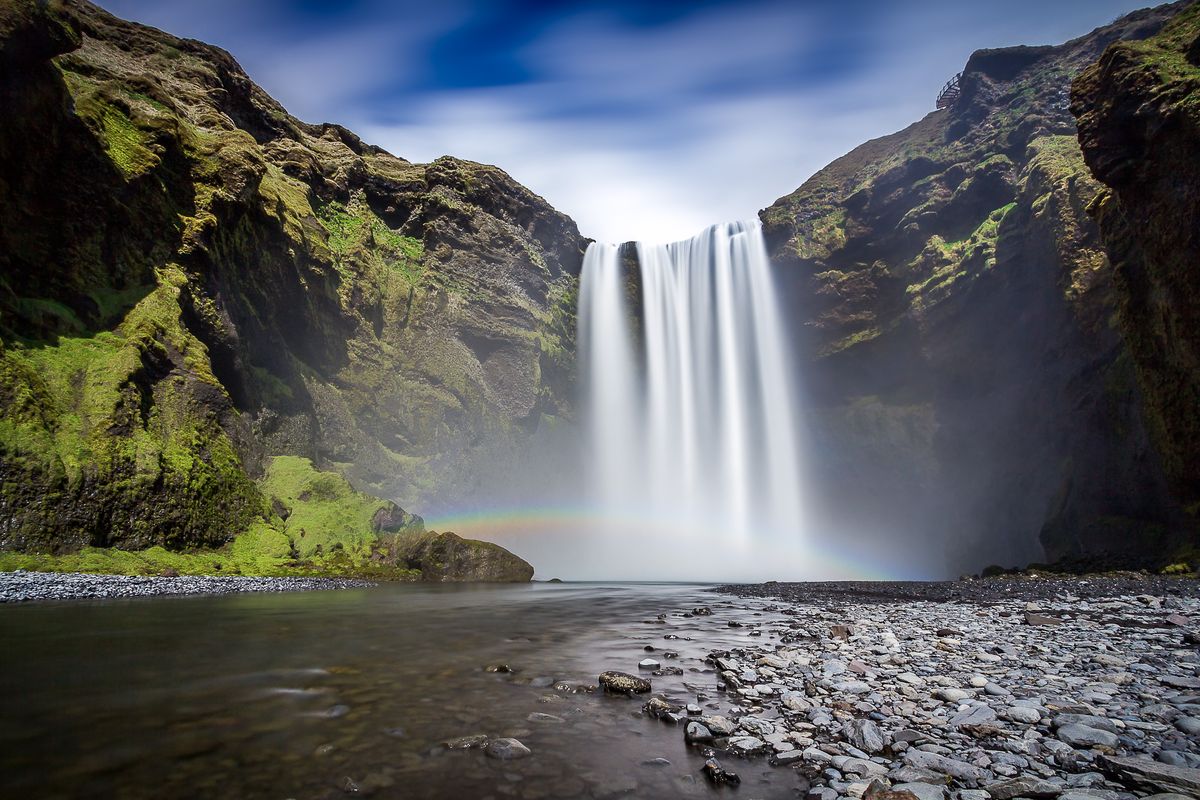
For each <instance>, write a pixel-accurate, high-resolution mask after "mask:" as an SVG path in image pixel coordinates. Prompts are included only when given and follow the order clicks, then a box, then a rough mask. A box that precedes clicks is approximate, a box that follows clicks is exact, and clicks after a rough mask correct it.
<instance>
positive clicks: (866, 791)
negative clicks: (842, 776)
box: [846, 780, 920, 800]
mask: <svg viewBox="0 0 1200 800" xmlns="http://www.w3.org/2000/svg"><path fill="white" fill-rule="evenodd" d="M859 788H861V789H862V791H861V793H859V792H858V791H857V790H858V789H859ZM846 794H847V795H849V796H850V797H862V798H863V800H920V798H918V797H917V796H916V795H915V794H913V793H912V792H908V791H902V790H897V789H894V788H889V787H888V785H887V784H886V783H884V782H883V781H881V780H874V781H871V782H870V783H869V784H867V785H866V786H865V787H862V786H856V785H854V784H852V785H850V786H847V787H846Z"/></svg>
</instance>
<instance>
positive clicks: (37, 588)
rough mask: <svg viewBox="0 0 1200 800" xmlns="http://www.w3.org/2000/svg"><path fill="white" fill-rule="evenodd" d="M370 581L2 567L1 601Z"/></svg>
mask: <svg viewBox="0 0 1200 800" xmlns="http://www.w3.org/2000/svg"><path fill="white" fill-rule="evenodd" d="M372 585H374V584H372V583H371V582H370V581H363V580H356V579H351V578H245V577H232V576H230V577H205V576H193V575H182V576H179V577H174V578H162V577H147V576H141V575H88V574H84V573H80V572H27V571H25V570H17V571H16V572H0V603H20V602H24V601H29V600H76V599H85V598H113V597H150V596H152V595H181V594H234V593H237V592H303V591H311V590H314V589H357V588H361V587H364V586H372Z"/></svg>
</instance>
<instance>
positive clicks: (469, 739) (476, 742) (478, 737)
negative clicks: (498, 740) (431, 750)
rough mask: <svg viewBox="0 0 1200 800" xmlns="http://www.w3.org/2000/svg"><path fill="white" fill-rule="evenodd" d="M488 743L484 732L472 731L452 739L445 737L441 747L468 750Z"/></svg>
mask: <svg viewBox="0 0 1200 800" xmlns="http://www.w3.org/2000/svg"><path fill="white" fill-rule="evenodd" d="M487 743H488V737H487V735H486V734H482V733H474V734H470V735H468V736H456V737H455V738H453V739H446V740H445V741H443V742H442V747H444V748H446V749H447V750H470V749H472V748H476V747H483V746H484V745H486V744H487Z"/></svg>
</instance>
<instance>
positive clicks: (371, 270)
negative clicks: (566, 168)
mask: <svg viewBox="0 0 1200 800" xmlns="http://www.w3.org/2000/svg"><path fill="white" fill-rule="evenodd" d="M0 63H3V65H4V68H3V69H0V104H2V105H3V107H4V109H5V118H6V122H5V125H4V126H2V128H0V423H2V424H0V485H2V486H3V489H0V548H15V549H37V550H41V551H50V550H56V549H71V548H76V547H79V546H80V545H115V546H120V547H129V548H134V547H145V546H148V545H152V544H165V545H167V546H179V547H185V546H194V545H219V544H221V543H223V542H224V541H227V540H228V539H229V538H230V537H231V536H232V535H233V534H235V533H237V532H238V531H240V530H244V529H245V528H246V527H247V525H249V524H250V523H251V522H252V521H253V520H254V519H256V518H258V517H267V516H268V515H269V513H270V509H269V504H268V503H266V501H265V500H264V498H263V497H262V496H261V494H260V493H259V492H258V491H257V489H256V487H255V485H254V480H253V479H254V478H256V477H257V476H258V475H259V474H260V473H261V470H262V466H263V464H264V463H265V460H266V457H267V456H269V455H270V456H274V455H280V454H289V455H295V456H303V457H307V458H310V459H312V460H313V461H314V462H315V463H316V464H317V466H318V467H320V468H337V469H338V470H339V471H341V472H343V473H344V474H345V475H346V476H347V477H349V478H350V479H351V480H352V481H353V482H354V483H355V485H356V487H358V488H361V489H363V490H365V491H368V492H370V493H372V494H375V495H379V496H383V497H389V498H392V499H395V500H397V501H399V502H400V504H401V505H403V506H404V507H406V508H416V509H420V508H422V507H423V506H425V504H426V503H427V502H428V501H430V500H431V499H433V498H434V497H438V496H441V497H453V496H457V495H461V493H462V492H463V491H464V490H465V488H466V487H468V486H472V485H474V482H475V481H476V479H477V477H478V476H477V475H476V474H475V469H476V467H475V465H477V464H503V463H506V462H508V461H511V460H513V459H515V458H517V457H518V456H519V454H520V453H521V452H522V447H523V446H524V444H523V443H524V442H525V441H526V440H527V439H528V438H529V437H530V436H531V435H532V434H534V433H535V432H536V431H537V430H538V429H539V427H541V426H542V425H543V423H544V422H545V421H546V420H547V419H548V418H552V417H558V416H562V415H564V414H567V413H569V411H570V409H569V400H568V398H569V395H570V389H571V385H572V382H573V364H572V356H571V354H572V353H573V350H574V344H573V338H574V321H573V315H574V300H573V298H574V293H575V287H576V286H577V276H578V270H579V265H580V260H581V253H582V248H583V244H584V242H583V240H582V239H581V238H580V236H579V234H578V231H577V229H576V227H575V225H574V223H573V222H572V221H571V220H570V219H568V218H567V217H565V216H564V215H562V214H559V213H558V212H556V211H554V210H553V209H552V208H550V206H549V205H547V204H546V203H545V201H543V200H542V199H541V198H539V197H537V196H536V195H534V194H533V193H531V192H530V191H529V190H528V189H526V188H524V187H522V186H520V185H519V184H517V183H516V182H515V181H513V180H512V179H511V178H510V177H509V176H508V175H506V174H505V173H504V172H502V171H501V170H499V169H497V168H495V167H490V166H486V165H482V164H475V163H471V162H466V161H461V160H458V159H454V158H449V157H446V158H442V159H439V160H437V161H436V162H434V163H432V164H413V163H410V162H408V161H405V160H404V159H402V158H398V157H395V156H392V155H391V154H389V153H386V152H384V151H383V150H381V149H379V148H377V147H374V146H371V145H368V144H366V143H364V142H362V141H361V140H360V139H359V138H358V137H357V136H355V135H354V134H353V133H351V132H350V131H347V130H345V129H344V128H341V127H338V126H336V125H327V124H326V125H310V124H307V123H304V122H301V121H300V120H297V119H295V118H294V117H291V116H290V115H289V114H287V112H286V111H285V110H284V109H283V108H282V107H281V106H279V104H278V103H276V102H275V101H274V100H272V99H271V98H270V97H269V96H267V95H266V93H265V92H263V91H262V90H261V89H260V88H259V87H258V86H256V85H255V84H254V83H253V82H252V81H251V79H250V78H249V77H248V76H247V75H246V74H245V73H244V72H243V71H242V70H241V68H240V67H239V66H238V64H237V63H236V62H235V61H234V59H233V58H232V57H231V56H230V55H229V54H228V53H226V52H224V51H222V50H220V49H218V48H215V47H211V46H208V45H205V44H202V43H199V42H195V41H191V40H183V39H178V38H175V37H173V36H170V35H169V34H165V33H162V32H160V31H157V30H153V29H150V28H146V27H143V26H139V25H135V24H132V23H127V22H123V21H121V20H118V19H116V18H114V17H112V16H111V15H109V14H107V13H105V12H104V11H102V10H101V9H99V8H97V7H96V6H94V5H91V4H89V3H86V2H67V3H64V4H61V5H60V4H50V5H49V6H45V4H39V3H35V2H33V0H17V1H16V2H15V3H8V4H6V5H5V6H4V8H3V10H0ZM380 527H381V529H384V530H386V529H387V528H388V523H387V521H385V520H381V521H380Z"/></svg>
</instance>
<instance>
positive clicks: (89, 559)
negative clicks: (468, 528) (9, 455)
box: [0, 456, 422, 580]
mask: <svg viewBox="0 0 1200 800" xmlns="http://www.w3.org/2000/svg"><path fill="white" fill-rule="evenodd" d="M261 487H262V491H263V492H264V494H266V495H268V496H269V497H271V498H272V500H273V501H276V500H277V501H278V504H277V506H276V508H277V509H278V510H279V511H280V512H281V513H282V514H283V515H284V516H286V520H285V519H283V518H281V516H279V515H276V514H273V515H272V516H271V519H270V520H265V519H263V518H259V519H257V520H255V521H254V522H252V523H251V524H250V526H249V527H248V528H247V529H246V530H245V531H244V532H242V533H241V534H239V535H238V536H236V537H235V538H234V539H233V541H232V542H230V543H229V544H228V545H225V546H223V547H220V548H187V549H183V550H168V549H166V548H164V547H161V546H154V547H148V548H145V549H142V550H120V549H116V548H101V547H85V548H83V549H82V550H80V551H79V552H77V553H67V554H61V555H53V554H43V553H14V552H0V570H14V569H29V570H39V571H47V572H96V573H108V574H119V575H161V574H163V573H164V572H169V571H173V572H177V573H179V574H180V575H264V576H284V575H316V576H320V575H361V576H364V577H374V578H379V579H382V580H410V579H413V578H416V577H419V576H420V573H419V571H417V570H411V569H408V568H406V567H404V566H397V565H396V564H395V563H393V560H392V559H391V557H390V555H389V547H390V545H389V540H390V538H391V536H390V535H384V536H382V537H381V536H380V535H379V534H377V533H376V532H375V530H374V524H373V523H374V517H375V514H376V513H377V512H379V511H381V510H382V511H387V510H389V509H391V508H393V506H392V505H391V504H390V503H388V502H386V501H383V500H380V499H379V498H377V497H371V496H369V495H365V494H362V493H360V492H356V491H354V489H353V488H351V486H350V484H349V483H347V482H346V480H345V479H344V478H342V477H341V476H340V475H336V474H334V473H331V472H319V471H317V470H316V469H314V468H313V466H312V462H310V461H309V460H308V459H306V458H294V457H290V456H280V457H277V458H275V459H272V461H271V464H270V466H269V467H268V470H267V475H266V477H265V478H264V480H263V481H262V484H261ZM420 530H422V528H421V526H420V523H419V522H414V523H413V524H411V525H410V526H409V527H408V528H407V529H406V530H405V532H406V533H416V532H419V531H420Z"/></svg>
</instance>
